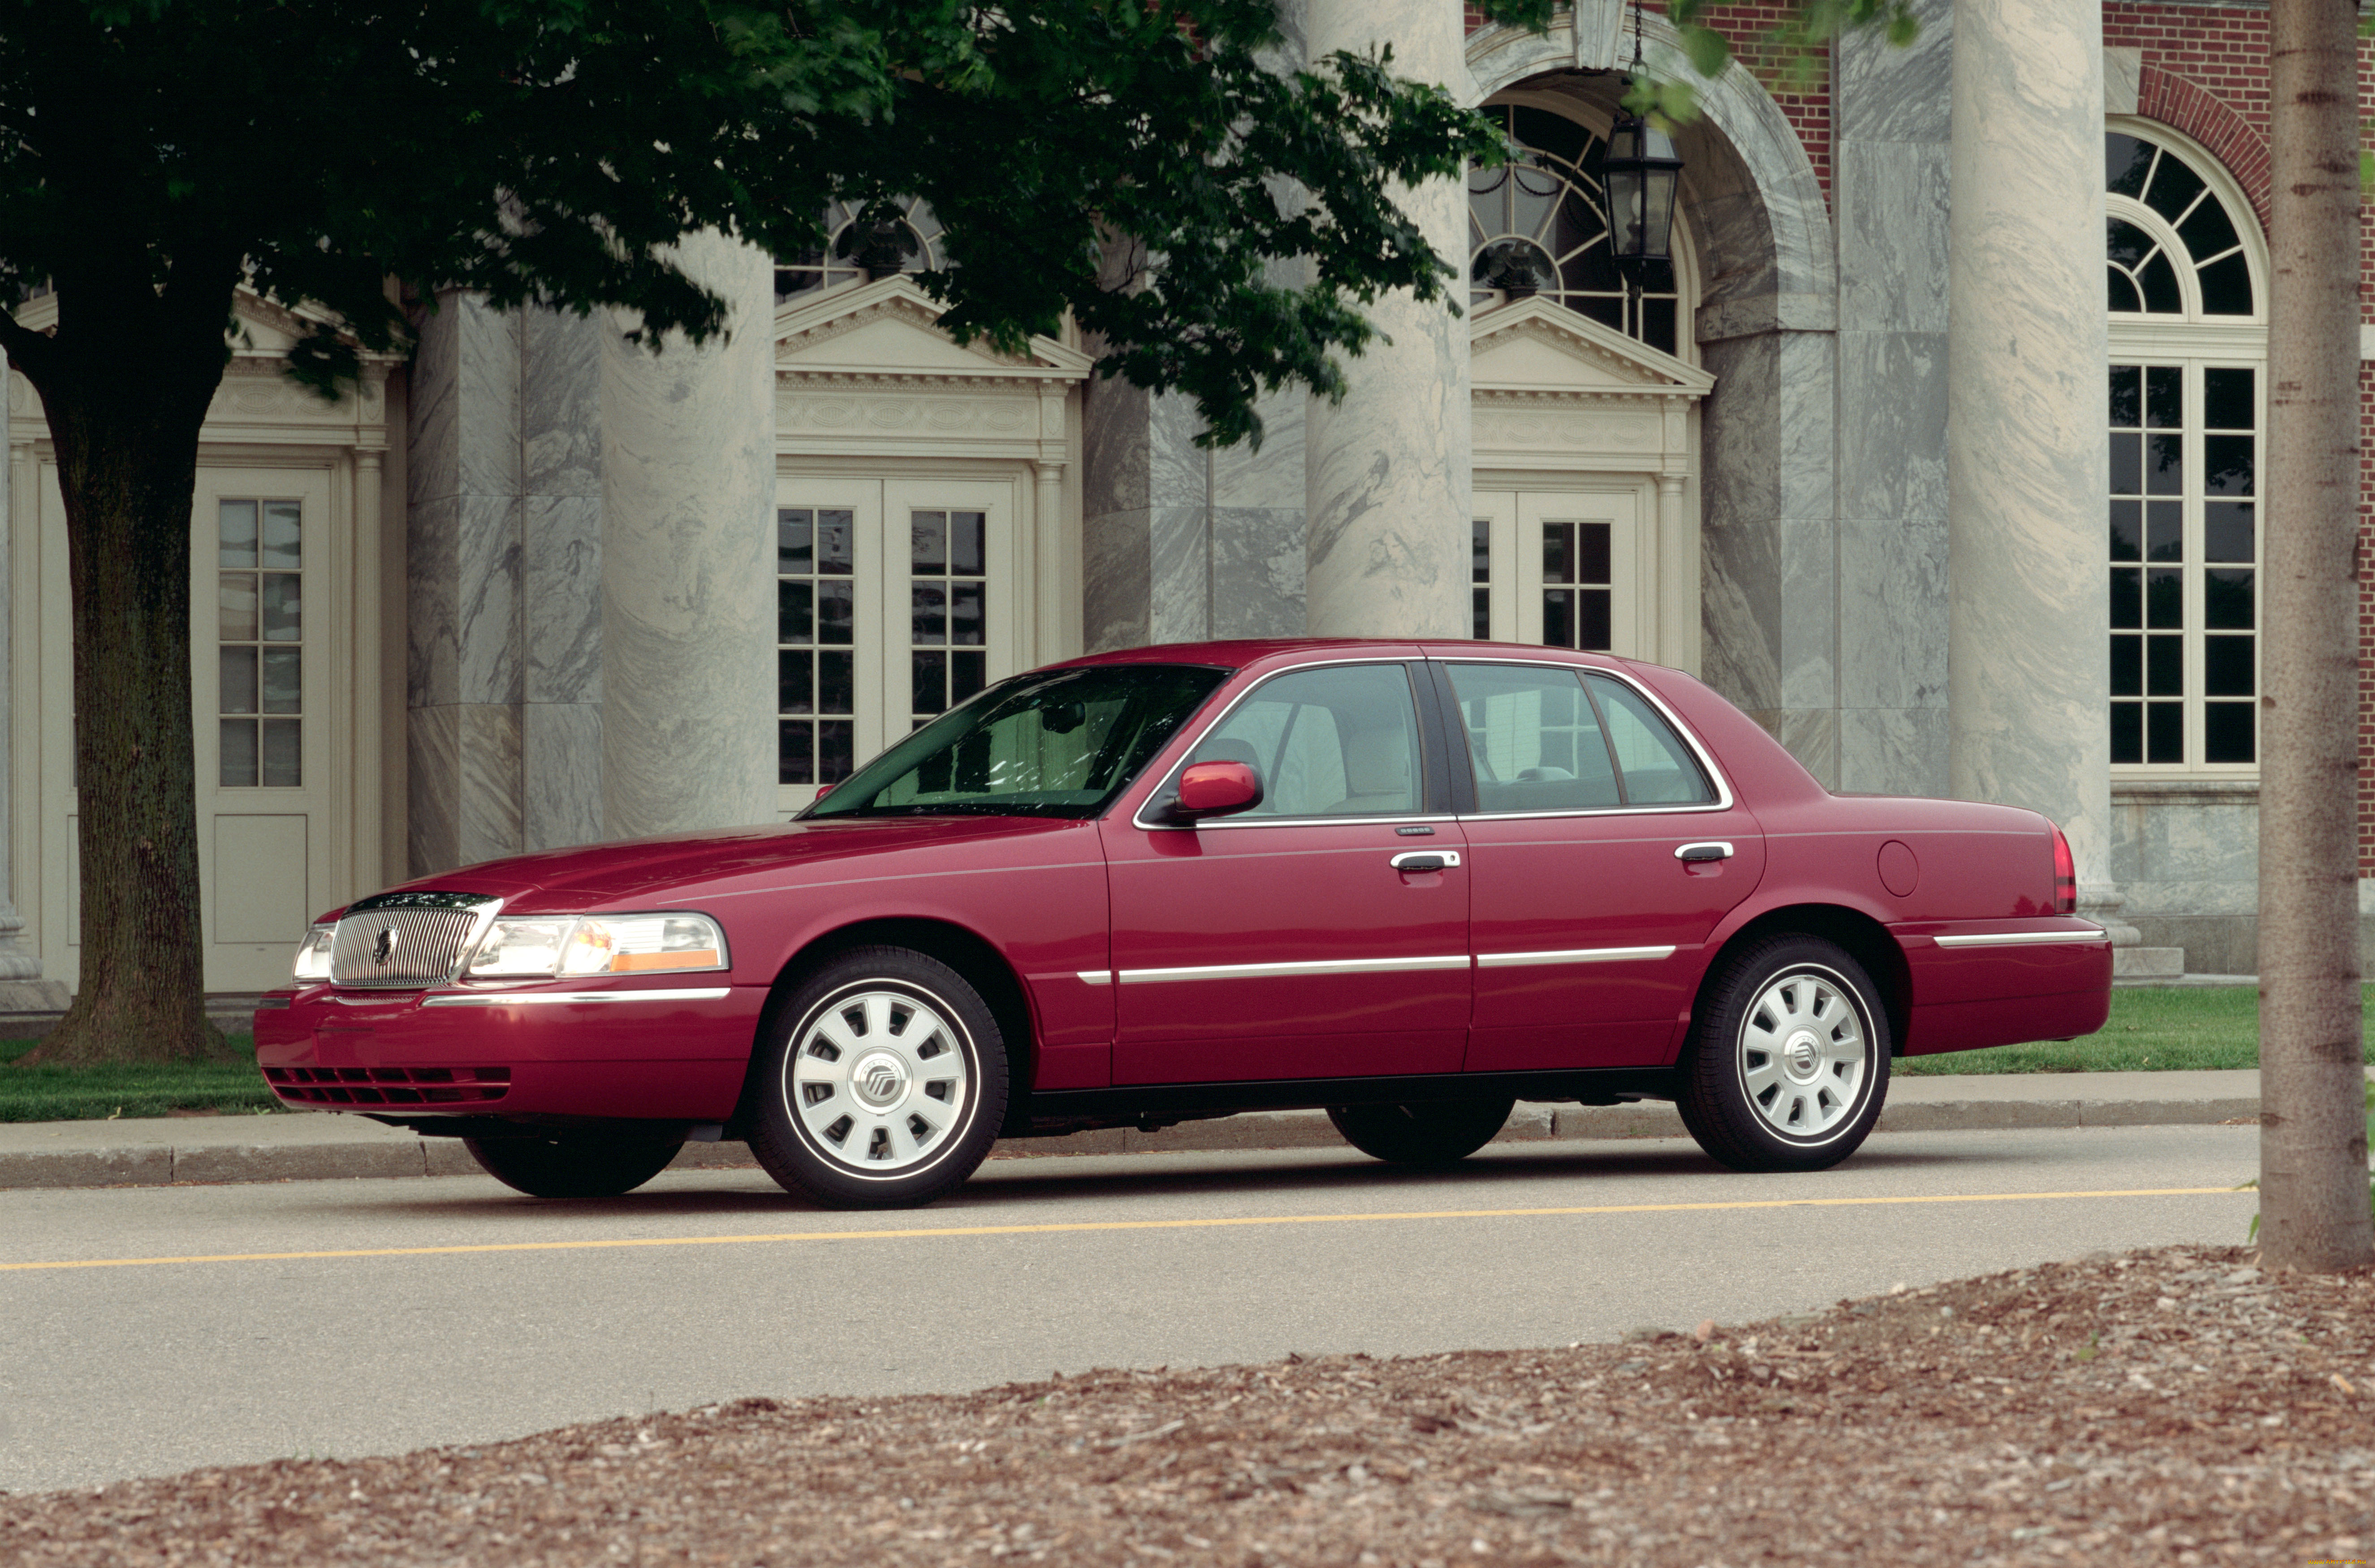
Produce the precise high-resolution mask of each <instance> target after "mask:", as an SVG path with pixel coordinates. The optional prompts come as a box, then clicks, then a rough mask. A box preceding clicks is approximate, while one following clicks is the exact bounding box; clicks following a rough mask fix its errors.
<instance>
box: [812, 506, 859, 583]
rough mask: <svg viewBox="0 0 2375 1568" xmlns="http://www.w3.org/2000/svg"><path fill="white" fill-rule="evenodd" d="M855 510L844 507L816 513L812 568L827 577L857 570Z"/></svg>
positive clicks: (845, 574)
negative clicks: (814, 561) (815, 537)
mask: <svg viewBox="0 0 2375 1568" xmlns="http://www.w3.org/2000/svg"><path fill="white" fill-rule="evenodd" d="M856 519H857V513H853V512H850V511H848V510H846V509H843V510H838V511H831V510H828V511H821V512H819V513H817V540H816V545H817V548H816V569H817V571H818V572H820V573H821V574H822V575H824V576H827V577H846V576H848V575H849V574H850V573H851V572H854V571H856V570H857V565H856V562H857V555H856V553H855V552H856V550H857V521H856Z"/></svg>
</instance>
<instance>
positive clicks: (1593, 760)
mask: <svg viewBox="0 0 2375 1568" xmlns="http://www.w3.org/2000/svg"><path fill="white" fill-rule="evenodd" d="M1447 670H1448V672H1449V674H1450V676H1451V689H1452V691H1453V693H1454V695H1456V696H1457V697H1458V698H1459V718H1460V722H1461V724H1463V725H1465V726H1466V727H1467V730H1468V755H1469V758H1470V760H1471V763H1472V764H1473V766H1474V768H1475V770H1476V808H1477V809H1478V810H1479V811H1573V810H1578V809H1581V808H1588V807H1594V806H1618V805H1622V804H1623V803H1624V801H1623V796H1622V793H1621V792H1620V791H1619V789H1618V788H1617V784H1616V765H1615V760H1614V754H1613V753H1612V752H1611V751H1610V749H1609V747H1608V739H1607V737H1606V736H1605V735H1604V734H1602V732H1601V725H1600V716H1599V714H1598V713H1595V712H1593V710H1592V705H1591V701H1590V700H1589V698H1587V697H1586V696H1585V695H1584V691H1583V682H1582V681H1581V680H1580V679H1578V678H1577V672H1575V671H1574V670H1571V669H1563V668H1557V667H1554V666H1543V665H1459V664H1455V665H1451V666H1447Z"/></svg>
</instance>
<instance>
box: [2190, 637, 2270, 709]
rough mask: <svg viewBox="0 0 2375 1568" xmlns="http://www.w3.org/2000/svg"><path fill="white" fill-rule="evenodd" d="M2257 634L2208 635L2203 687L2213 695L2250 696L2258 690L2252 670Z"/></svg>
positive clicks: (2203, 655)
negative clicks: (2250, 635) (2255, 635)
mask: <svg viewBox="0 0 2375 1568" xmlns="http://www.w3.org/2000/svg"><path fill="white" fill-rule="evenodd" d="M2257 641H2258V639H2257V638H2253V637H2204V639H2203V640H2202V690H2203V693H2204V695H2205V696H2210V697H2249V696H2251V694H2252V691H2253V690H2254V684H2253V676H2252V670H2251V644H2252V643H2255V642H2257Z"/></svg>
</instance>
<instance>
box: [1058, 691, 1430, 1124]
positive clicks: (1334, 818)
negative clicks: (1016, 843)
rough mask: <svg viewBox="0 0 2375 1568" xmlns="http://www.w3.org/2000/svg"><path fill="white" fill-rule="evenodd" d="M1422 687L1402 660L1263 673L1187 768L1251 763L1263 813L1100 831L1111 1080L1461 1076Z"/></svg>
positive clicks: (1129, 823) (1112, 823)
mask: <svg viewBox="0 0 2375 1568" xmlns="http://www.w3.org/2000/svg"><path fill="white" fill-rule="evenodd" d="M1414 676H1415V677H1416V678H1420V679H1424V678H1426V677H1425V673H1424V666H1418V665H1413V664H1407V663H1405V662H1403V661H1400V660H1372V661H1366V662H1356V663H1343V664H1332V665H1327V666H1315V667H1306V668H1304V669H1298V670H1291V671H1287V672H1285V673H1282V674H1280V675H1276V676H1273V677H1271V678H1270V679H1269V680H1267V681H1265V682H1264V683H1262V684H1261V685H1259V686H1258V687H1256V688H1255V689H1254V690H1252V691H1251V692H1249V693H1248V694H1247V696H1246V697H1245V698H1243V699H1242V700H1240V701H1238V702H1236V703H1235V705H1233V706H1232V707H1231V708H1230V709H1229V710H1228V712H1227V713H1225V715H1224V716H1223V718H1222V719H1221V720H1220V722H1219V723H1217V724H1216V725H1213V727H1212V729H1211V731H1210V732H1209V733H1208V734H1206V735H1205V736H1204V737H1201V738H1200V739H1199V741H1198V742H1197V744H1196V747H1195V749H1193V750H1192V751H1191V752H1190V753H1189V754H1188V760H1193V761H1207V760H1221V759H1226V760H1236V761H1243V762H1247V763H1248V764H1250V765H1251V766H1252V767H1253V768H1254V770H1255V771H1256V772H1258V774H1259V775H1260V776H1261V778H1262V782H1263V787H1264V790H1265V797H1264V799H1263V801H1262V803H1261V804H1260V805H1259V806H1258V807H1257V808H1254V809H1252V810H1250V811H1247V812H1244V813H1242V814H1240V815H1237V816H1233V817H1227V818H1222V819H1214V820H1209V821H1206V822H1204V823H1202V824H1200V825H1199V826H1196V827H1192V828H1188V827H1165V826H1160V825H1155V826H1149V825H1147V824H1146V823H1145V822H1144V821H1142V820H1139V819H1130V818H1118V819H1108V820H1107V821H1105V823H1104V824H1103V829H1104V831H1105V855H1106V861H1107V866H1108V874H1109V876H1110V878H1111V885H1112V890H1113V923H1114V924H1113V964H1114V972H1113V979H1114V982H1115V984H1116V986H1117V990H1116V996H1115V1000H1116V1002H1117V1012H1118V1032H1117V1041H1116V1045H1115V1051H1114V1075H1113V1076H1114V1081H1115V1082H1116V1083H1117V1084H1122V1083H1185V1082H1223V1081H1233V1080H1248V1079H1306V1078H1343V1077H1353V1076H1368V1075H1377V1074H1396V1073H1444V1072H1456V1071H1458V1070H1459V1063H1460V1059H1461V1055H1462V1049H1463V1043H1464V1039H1465V1035H1466V1031H1467V1025H1468V1005H1469V961H1468V883H1467V870H1466V865H1465V859H1464V855H1463V854H1462V851H1463V847H1464V846H1463V844H1462V841H1461V839H1460V836H1459V824H1458V823H1457V822H1455V821H1454V820H1452V819H1451V817H1450V815H1449V813H1448V811H1447V810H1446V809H1443V808H1444V807H1446V806H1447V804H1448V799H1447V795H1446V794H1445V783H1446V781H1445V776H1444V775H1445V763H1446V759H1447V754H1448V753H1447V748H1446V747H1444V746H1443V745H1442V743H1441V740H1440V733H1439V731H1438V730H1436V728H1435V726H1434V725H1432V724H1431V723H1430V724H1428V725H1425V726H1424V727H1423V726H1422V723H1421V714H1420V711H1419V708H1418V705H1417V702H1416V701H1415V698H1416V695H1417V693H1416V692H1415V691H1414V690H1413V685H1412V681H1413V677H1414ZM1428 716H1429V718H1430V719H1431V718H1432V716H1433V715H1432V713H1431V712H1430V713H1429V715H1428ZM1183 765H1184V764H1183ZM1164 793H1165V792H1164V790H1160V789H1158V790H1157V791H1156V793H1155V796H1154V798H1156V799H1158V800H1159V799H1161V798H1163V796H1164ZM1143 816H1144V813H1140V817H1141V818H1142V817H1143Z"/></svg>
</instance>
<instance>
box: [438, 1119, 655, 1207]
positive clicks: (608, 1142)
mask: <svg viewBox="0 0 2375 1568" xmlns="http://www.w3.org/2000/svg"><path fill="white" fill-rule="evenodd" d="M462 1147H463V1148H465V1149H468V1150H469V1151H470V1158H471V1159H473V1160H476V1161H478V1162H479V1165H480V1166H481V1167H482V1168H483V1169H484V1170H485V1171H486V1173H487V1174H489V1175H490V1176H492V1177H494V1178H495V1180H497V1181H499V1182H501V1183H502V1184H503V1185H505V1186H507V1187H514V1188H516V1189H518V1190H519V1191H521V1192H524V1193H526V1194H527V1195H528V1196H529V1197H618V1196H619V1195H620V1193H627V1192H632V1191H634V1190H635V1189H636V1188H637V1187H639V1186H642V1185H644V1183H645V1182H648V1181H650V1180H651V1179H652V1178H653V1177H654V1176H656V1175H658V1174H659V1173H661V1172H662V1171H665V1170H667V1169H668V1161H671V1160H673V1159H675V1158H676V1152H677V1150H678V1149H682V1148H683V1147H684V1140H683V1139H682V1138H673V1139H668V1138H634V1137H632V1136H621V1135H620V1134H617V1133H556V1134H554V1135H552V1136H551V1137H549V1138H534V1137H529V1138H464V1139H463V1140H462Z"/></svg>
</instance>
